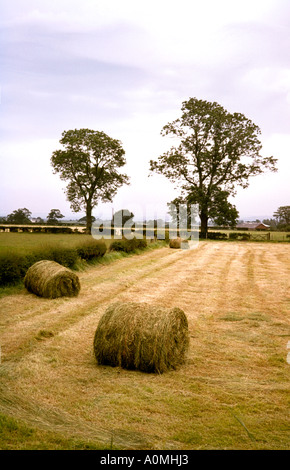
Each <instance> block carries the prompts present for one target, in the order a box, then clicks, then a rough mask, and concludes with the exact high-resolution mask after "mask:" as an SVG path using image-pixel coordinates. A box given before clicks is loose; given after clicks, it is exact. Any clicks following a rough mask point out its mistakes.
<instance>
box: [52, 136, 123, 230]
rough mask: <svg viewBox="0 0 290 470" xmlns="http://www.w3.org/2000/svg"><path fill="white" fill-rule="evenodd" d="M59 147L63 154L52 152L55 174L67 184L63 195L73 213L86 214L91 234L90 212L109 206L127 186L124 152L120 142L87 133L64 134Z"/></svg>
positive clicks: (58, 151) (57, 151)
mask: <svg viewBox="0 0 290 470" xmlns="http://www.w3.org/2000/svg"><path fill="white" fill-rule="evenodd" d="M60 143H61V144H62V145H63V146H64V150H56V151H55V152H53V155H52V158H51V163H52V166H53V169H54V173H59V175H60V178H61V179H62V180H64V181H67V182H68V185H67V188H66V195H67V198H68V200H69V202H70V204H71V208H72V210H73V211H74V212H79V211H80V210H82V209H85V211H86V221H87V233H91V226H92V209H93V207H95V206H96V205H97V204H98V202H100V201H101V202H111V201H112V200H113V197H114V196H115V195H116V193H117V190H118V189H119V188H120V187H121V186H122V185H123V184H128V182H129V179H128V176H127V175H126V174H121V173H119V172H118V169H119V168H120V167H122V166H124V165H125V163H126V160H125V158H124V154H125V151H124V150H123V148H122V146H121V143H120V141H119V140H116V139H112V138H111V137H109V136H108V135H106V134H105V133H104V132H99V131H93V130H90V129H79V130H78V129H75V130H69V131H65V132H63V134H62V139H61V140H60Z"/></svg>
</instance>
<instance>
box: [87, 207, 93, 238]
mask: <svg viewBox="0 0 290 470" xmlns="http://www.w3.org/2000/svg"><path fill="white" fill-rule="evenodd" d="M86 217H87V226H86V233H87V234H88V235H91V234H92V204H91V201H88V202H87V207H86Z"/></svg>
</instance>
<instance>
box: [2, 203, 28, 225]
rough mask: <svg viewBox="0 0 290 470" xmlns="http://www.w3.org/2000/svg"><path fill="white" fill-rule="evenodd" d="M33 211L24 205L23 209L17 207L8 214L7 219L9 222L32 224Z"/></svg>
mask: <svg viewBox="0 0 290 470" xmlns="http://www.w3.org/2000/svg"><path fill="white" fill-rule="evenodd" d="M30 217H31V212H30V211H29V210H28V209H26V207H24V208H23V209H17V210H15V211H13V212H12V213H11V214H9V215H7V217H6V221H7V223H8V224H19V225H27V224H31V220H30Z"/></svg>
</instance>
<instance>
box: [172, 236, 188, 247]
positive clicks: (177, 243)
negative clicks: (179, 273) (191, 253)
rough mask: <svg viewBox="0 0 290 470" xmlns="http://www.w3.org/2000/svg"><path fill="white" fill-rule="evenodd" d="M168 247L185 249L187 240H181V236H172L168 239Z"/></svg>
mask: <svg viewBox="0 0 290 470" xmlns="http://www.w3.org/2000/svg"><path fill="white" fill-rule="evenodd" d="M169 247H170V248H177V249H179V248H182V249H187V248H189V244H188V240H183V239H182V238H179V237H178V238H172V239H171V240H170V241H169Z"/></svg>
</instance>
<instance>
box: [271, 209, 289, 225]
mask: <svg viewBox="0 0 290 470" xmlns="http://www.w3.org/2000/svg"><path fill="white" fill-rule="evenodd" d="M273 217H274V218H275V219H276V221H277V226H278V228H286V227H287V226H290V206H280V207H278V209H277V210H276V212H274V214H273Z"/></svg>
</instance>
